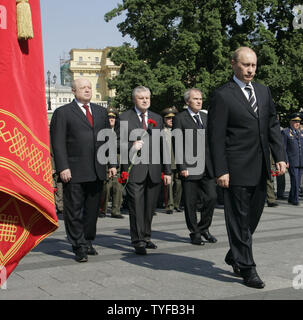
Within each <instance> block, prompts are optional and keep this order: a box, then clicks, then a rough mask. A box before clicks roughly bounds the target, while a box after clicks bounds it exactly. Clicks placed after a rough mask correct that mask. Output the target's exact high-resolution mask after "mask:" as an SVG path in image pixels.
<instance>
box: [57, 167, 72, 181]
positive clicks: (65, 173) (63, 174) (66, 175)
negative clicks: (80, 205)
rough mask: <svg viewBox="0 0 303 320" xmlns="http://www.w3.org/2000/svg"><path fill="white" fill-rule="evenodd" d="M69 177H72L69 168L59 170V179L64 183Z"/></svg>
mask: <svg viewBox="0 0 303 320" xmlns="http://www.w3.org/2000/svg"><path fill="white" fill-rule="evenodd" d="M71 178H72V173H71V171H70V169H65V170H63V171H61V172H60V179H61V180H62V181H63V182H64V183H68V182H69V181H70V179H71Z"/></svg>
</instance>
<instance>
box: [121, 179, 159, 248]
mask: <svg viewBox="0 0 303 320" xmlns="http://www.w3.org/2000/svg"><path fill="white" fill-rule="evenodd" d="M160 188H161V183H160V182H159V183H153V182H152V181H151V179H150V177H149V176H147V178H146V180H145V181H143V182H142V183H135V182H128V183H127V185H126V192H127V200H128V208H129V222H130V236H131V241H132V244H133V245H134V246H136V244H137V243H139V242H147V241H149V240H150V238H151V225H152V219H153V214H154V212H155V209H156V206H157V201H158V197H159V192H160Z"/></svg>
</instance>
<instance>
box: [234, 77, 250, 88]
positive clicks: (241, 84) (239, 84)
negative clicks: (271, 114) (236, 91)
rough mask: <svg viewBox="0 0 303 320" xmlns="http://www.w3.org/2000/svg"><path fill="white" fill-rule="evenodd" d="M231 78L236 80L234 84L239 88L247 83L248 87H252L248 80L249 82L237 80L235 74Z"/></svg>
mask: <svg viewBox="0 0 303 320" xmlns="http://www.w3.org/2000/svg"><path fill="white" fill-rule="evenodd" d="M233 80H234V81H235V82H236V84H237V85H238V86H239V87H240V88H241V89H244V88H245V87H246V86H247V85H249V86H250V87H252V84H251V82H249V83H245V82H242V81H241V80H239V79H238V78H237V77H236V76H235V75H234V76H233Z"/></svg>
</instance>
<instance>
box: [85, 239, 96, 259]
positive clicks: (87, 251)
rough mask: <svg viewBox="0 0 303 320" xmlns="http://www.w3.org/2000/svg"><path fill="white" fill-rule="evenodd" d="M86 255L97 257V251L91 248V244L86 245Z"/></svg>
mask: <svg viewBox="0 0 303 320" xmlns="http://www.w3.org/2000/svg"><path fill="white" fill-rule="evenodd" d="M86 253H87V254H88V255H90V256H97V255H98V251H97V250H96V249H95V248H94V247H93V245H92V243H91V242H88V244H87V247H86Z"/></svg>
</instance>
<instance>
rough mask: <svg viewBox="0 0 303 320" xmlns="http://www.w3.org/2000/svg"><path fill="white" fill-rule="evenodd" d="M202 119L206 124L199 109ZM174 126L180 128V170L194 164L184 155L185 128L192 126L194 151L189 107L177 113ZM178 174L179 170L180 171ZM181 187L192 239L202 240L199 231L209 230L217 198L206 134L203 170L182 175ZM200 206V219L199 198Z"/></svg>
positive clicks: (194, 151) (194, 150) (175, 146)
mask: <svg viewBox="0 0 303 320" xmlns="http://www.w3.org/2000/svg"><path fill="white" fill-rule="evenodd" d="M199 114H200V118H201V120H202V125H203V128H204V129H206V128H207V115H206V114H205V113H203V112H199ZM173 129H181V130H182V132H183V153H184V154H183V159H184V162H183V163H181V164H177V168H178V171H179V173H180V172H181V171H183V170H188V169H189V168H191V167H195V164H188V163H186V157H185V152H186V148H185V144H186V142H185V130H186V129H193V153H194V155H196V154H197V134H198V131H197V130H198V125H197V123H196V122H195V120H194V119H193V118H192V116H191V115H190V113H189V111H188V110H185V111H183V112H181V113H178V114H177V115H176V116H175V117H174V118H173ZM174 148H175V150H176V151H177V148H178V145H177V143H175V144H174ZM179 177H181V176H180V174H179ZM181 179H182V180H181V181H182V190H183V195H184V211H185V219H186V224H187V228H188V229H189V231H190V237H191V239H192V240H193V239H197V240H199V239H200V240H201V233H203V232H205V231H208V228H209V227H210V225H211V222H212V217H213V212H214V208H215V204H216V200H217V193H216V184H215V180H214V178H213V168H212V162H211V158H210V154H209V147H208V142H207V137H206V138H205V170H204V172H201V173H200V174H196V175H192V174H190V175H189V176H188V177H186V178H184V177H181ZM201 195H202V201H203V206H202V209H201V219H200V222H199V223H198V222H197V213H196V211H197V203H198V199H199V198H201Z"/></svg>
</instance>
